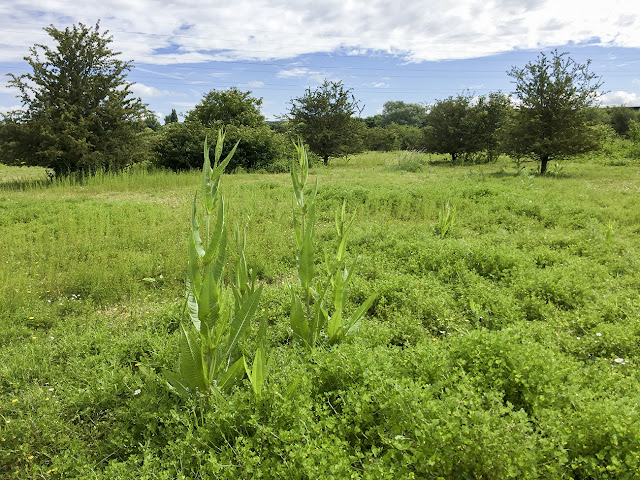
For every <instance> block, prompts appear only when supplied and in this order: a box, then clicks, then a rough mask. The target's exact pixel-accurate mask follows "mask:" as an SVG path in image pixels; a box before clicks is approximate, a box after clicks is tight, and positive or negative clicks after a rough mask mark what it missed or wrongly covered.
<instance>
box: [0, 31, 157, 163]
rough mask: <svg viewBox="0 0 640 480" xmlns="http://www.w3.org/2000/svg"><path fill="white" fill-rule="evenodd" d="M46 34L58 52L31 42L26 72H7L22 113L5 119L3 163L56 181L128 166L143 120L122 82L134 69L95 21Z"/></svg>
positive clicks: (0, 143)
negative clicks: (49, 174) (46, 173)
mask: <svg viewBox="0 0 640 480" xmlns="http://www.w3.org/2000/svg"><path fill="white" fill-rule="evenodd" d="M44 30H45V31H46V32H47V33H48V34H49V35H50V36H51V37H52V38H53V40H54V41H55V47H53V48H51V47H48V46H46V45H41V44H36V45H35V46H33V47H32V48H31V49H30V55H29V56H27V57H25V60H26V61H27V63H28V64H29V66H30V67H31V72H29V73H25V74H23V75H20V76H16V75H13V74H9V76H10V77H11V80H10V81H9V84H11V85H12V86H14V87H16V88H17V89H18V90H19V91H20V100H21V103H22V106H23V110H22V111H20V112H16V113H14V114H12V115H9V116H5V118H4V122H3V125H2V128H0V158H1V160H2V162H3V163H6V164H10V165H21V164H24V165H36V166H42V167H47V168H51V169H53V170H54V171H55V173H56V174H57V175H59V174H65V173H70V172H74V171H91V170H95V169H97V168H115V169H117V168H121V167H123V166H125V165H127V164H128V163H130V162H131V161H132V160H133V158H134V157H135V153H134V150H135V148H136V146H135V145H136V142H135V138H136V135H137V133H136V132H137V131H139V124H140V121H141V120H143V118H144V116H145V115H146V110H145V108H144V106H143V105H142V103H141V102H140V100H139V99H137V98H133V97H132V93H131V90H130V88H131V83H130V82H127V80H126V76H127V73H128V71H129V70H130V69H131V64H130V63H129V62H126V61H122V60H120V59H118V58H117V55H119V53H118V52H114V51H113V50H111V49H110V48H109V44H110V43H111V42H112V38H111V37H110V36H108V32H104V33H101V32H100V27H99V24H98V23H96V25H95V27H93V28H91V27H86V26H85V25H83V24H82V23H80V24H78V25H77V26H76V25H74V26H72V27H67V28H65V29H64V30H59V29H57V28H55V27H54V26H49V27H46V28H45V29H44Z"/></svg>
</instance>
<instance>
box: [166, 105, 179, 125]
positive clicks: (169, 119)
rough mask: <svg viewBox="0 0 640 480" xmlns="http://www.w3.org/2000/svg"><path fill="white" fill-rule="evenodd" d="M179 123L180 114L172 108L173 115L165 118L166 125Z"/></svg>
mask: <svg viewBox="0 0 640 480" xmlns="http://www.w3.org/2000/svg"><path fill="white" fill-rule="evenodd" d="M177 122H178V113H177V112H176V109H175V108H172V109H171V113H170V114H169V115H167V116H166V117H164V124H165V125H169V124H170V123H177Z"/></svg>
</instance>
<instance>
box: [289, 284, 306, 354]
mask: <svg viewBox="0 0 640 480" xmlns="http://www.w3.org/2000/svg"><path fill="white" fill-rule="evenodd" d="M289 322H290V323H291V330H293V335H294V337H297V338H299V339H300V340H302V342H303V343H304V344H305V345H306V346H308V347H311V345H310V344H309V322H308V321H307V318H306V316H305V314H304V310H303V308H302V301H301V300H300V297H299V296H298V294H296V293H295V292H294V291H293V290H292V291H291V314H290V315H289Z"/></svg>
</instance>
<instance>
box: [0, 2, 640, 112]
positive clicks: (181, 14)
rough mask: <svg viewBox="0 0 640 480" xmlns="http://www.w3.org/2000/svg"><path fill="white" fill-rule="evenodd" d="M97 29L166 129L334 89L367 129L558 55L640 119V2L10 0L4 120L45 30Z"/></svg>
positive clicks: (5, 8)
mask: <svg viewBox="0 0 640 480" xmlns="http://www.w3.org/2000/svg"><path fill="white" fill-rule="evenodd" d="M97 21H100V29H101V31H104V30H108V31H109V33H110V35H112V37H113V43H112V44H111V46H112V48H113V50H115V51H118V52H121V54H120V58H122V59H123V60H128V61H129V60H130V61H132V66H133V68H132V70H131V71H130V73H129V76H128V79H129V80H130V81H132V82H135V85H133V87H132V90H133V92H134V93H135V95H136V96H138V97H140V98H141V99H142V101H143V102H144V103H146V104H148V108H149V109H150V110H152V111H153V112H154V113H155V114H156V115H157V116H158V117H159V118H160V120H161V121H162V118H163V117H164V116H165V115H168V114H169V113H170V112H171V110H172V109H176V111H177V112H178V114H185V113H187V112H188V111H189V110H190V109H192V108H193V107H194V105H196V104H197V103H199V102H200V101H201V100H202V98H203V96H204V95H205V94H206V93H207V92H209V91H210V90H212V89H216V90H223V89H227V88H229V87H232V86H235V87H237V88H239V89H240V90H242V91H251V92H252V95H253V96H255V97H259V98H262V99H263V104H262V113H263V114H264V115H265V116H266V117H267V119H277V118H280V117H282V116H283V115H285V114H286V113H287V112H288V110H289V108H290V103H289V102H290V101H291V99H292V98H297V97H300V96H302V95H304V93H305V90H306V89H308V88H311V89H314V88H316V87H317V86H318V85H320V84H321V83H322V82H323V81H324V80H330V81H338V80H340V81H342V82H343V83H344V85H345V86H346V87H347V88H350V89H352V93H353V95H354V96H355V98H356V99H357V100H358V101H359V102H360V106H361V107H362V112H361V115H362V116H363V117H367V116H371V115H375V114H376V113H380V112H381V111H382V108H383V105H384V103H385V102H387V101H397V100H402V101H405V102H409V103H421V104H430V103H433V102H435V101H437V100H439V99H445V98H447V97H449V96H455V95H458V94H460V93H463V92H466V93H469V94H472V95H486V94H488V93H489V92H493V91H498V90H501V91H502V92H505V93H510V92H511V91H512V90H513V88H514V85H513V83H512V78H511V77H509V76H508V75H507V71H509V70H511V68H512V67H517V68H522V67H524V66H525V65H526V64H527V63H528V62H532V61H535V59H536V58H537V57H538V55H539V54H540V52H545V53H548V52H550V51H552V50H554V49H557V50H558V51H559V52H567V53H568V54H569V56H570V57H571V58H572V59H574V60H576V61H578V62H580V63H584V62H587V61H588V60H591V65H590V70H591V71H592V72H593V73H595V74H597V75H599V76H600V77H601V78H602V81H603V87H602V95H601V97H600V100H601V103H602V105H627V106H640V1H638V0H609V1H607V2H602V1H597V2H596V1H593V0H480V1H478V0H451V1H448V2H442V1H435V0H434V1H420V0H404V1H402V0H400V1H396V2H391V1H389V0H367V1H355V0H314V1H312V0H253V1H249V0H234V1H233V2H230V1H224V2H222V1H219V0H211V1H209V2H203V1H197V0H180V1H179V2H177V1H159V0H102V1H100V2H82V1H78V0H75V1H69V0H41V1H38V0H30V1H26V0H0V112H7V111H9V110H12V109H16V108H19V107H20V101H19V99H18V98H17V97H16V93H17V92H16V90H15V89H14V88H13V87H12V86H11V85H9V84H8V80H9V79H8V77H7V76H6V74H7V73H13V74H16V75H19V74H22V73H26V72H28V71H29V70H28V68H29V67H28V65H27V63H26V62H25V61H24V59H23V57H24V56H26V55H28V54H29V49H30V48H31V47H32V46H33V45H34V44H45V45H50V46H51V45H52V42H51V38H50V37H49V36H48V34H47V33H46V32H45V31H44V30H43V28H44V27H46V26H48V25H54V26H55V27H56V28H59V29H64V28H65V27H67V26H71V25H73V24H74V23H78V22H82V23H84V24H85V25H90V26H93V25H95V24H96V22H97Z"/></svg>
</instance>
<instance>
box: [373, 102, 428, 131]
mask: <svg viewBox="0 0 640 480" xmlns="http://www.w3.org/2000/svg"><path fill="white" fill-rule="evenodd" d="M392 123H396V124H398V125H411V126H413V127H424V126H425V124H426V123H427V109H426V108H425V107H424V106H422V105H419V104H417V103H404V102H402V101H397V102H386V103H385V104H384V106H383V107H382V115H381V116H380V123H379V124H378V125H380V126H382V127H386V126H387V125H390V124H392Z"/></svg>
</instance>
